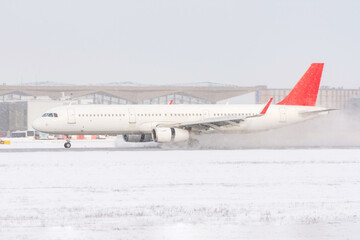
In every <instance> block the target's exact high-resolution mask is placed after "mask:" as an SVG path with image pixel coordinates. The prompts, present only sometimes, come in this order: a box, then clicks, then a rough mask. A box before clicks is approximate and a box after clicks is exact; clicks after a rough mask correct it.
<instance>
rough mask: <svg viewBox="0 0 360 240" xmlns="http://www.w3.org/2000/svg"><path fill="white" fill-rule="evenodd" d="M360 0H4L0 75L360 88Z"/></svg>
mask: <svg viewBox="0 0 360 240" xmlns="http://www.w3.org/2000/svg"><path fill="white" fill-rule="evenodd" d="M359 13H360V1H355V0H354V1H346V0H345V1H344V0H342V1H331V0H324V1H320V0H298V1H294V0H293V1H291V0H272V1H269V0H251V1H250V0H249V1H240V0H234V1H226V0H219V1H213V0H190V1H187V0H174V1H171V0H166V1H165V0H164V1H158V0H156V1H138V0H131V1H118V0H102V1H100V0H99V1H89V0H59V1H51V0H32V1H28V0H23V1H20V0H1V1H0V32H1V35H0V84H2V83H6V84H21V83H29V82H40V81H53V82H65V83H74V84H82V85H86V84H96V83H102V82H103V83H107V82H122V81H134V82H139V83H143V84H175V83H192V82H218V83H224V84H236V85H240V86H253V85H267V86H268V87H279V88H289V87H292V86H293V85H294V84H295V83H296V81H297V80H298V79H299V78H300V77H301V76H302V75H303V73H304V72H305V71H306V69H307V68H308V67H309V66H310V64H311V63H312V62H325V68H324V73H323V79H322V85H328V86H332V87H341V86H343V87H344V88H359V87H360V81H359V80H360V72H359V70H360V67H359V66H360V61H359V58H360V57H359V56H360V55H359V54H360V47H359V44H360V14H359Z"/></svg>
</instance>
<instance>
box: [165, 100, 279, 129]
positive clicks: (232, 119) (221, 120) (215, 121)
mask: <svg viewBox="0 0 360 240" xmlns="http://www.w3.org/2000/svg"><path fill="white" fill-rule="evenodd" d="M272 100H273V98H271V99H270V100H269V101H268V103H267V104H266V105H265V107H264V108H263V109H262V111H261V112H260V113H259V114H255V115H251V116H245V117H236V116H228V117H216V118H207V119H204V120H199V121H191V122H182V123H172V124H159V125H158V127H170V128H190V129H196V130H208V129H210V128H213V129H219V128H220V127H223V126H227V125H236V124H238V123H240V122H241V121H245V120H246V119H248V118H256V117H262V116H264V115H265V114H266V112H267V110H268V108H269V106H270V103H271V101H272Z"/></svg>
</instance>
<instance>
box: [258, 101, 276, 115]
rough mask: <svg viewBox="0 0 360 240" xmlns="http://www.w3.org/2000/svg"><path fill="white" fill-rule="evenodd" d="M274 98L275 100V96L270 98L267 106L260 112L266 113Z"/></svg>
mask: <svg viewBox="0 0 360 240" xmlns="http://www.w3.org/2000/svg"><path fill="white" fill-rule="evenodd" d="M272 100H273V98H270V100H269V101H268V103H267V104H266V105H265V107H264V108H263V110H262V111H261V112H260V114H262V115H264V114H265V113H266V112H267V110H268V108H269V106H270V103H271V102H272Z"/></svg>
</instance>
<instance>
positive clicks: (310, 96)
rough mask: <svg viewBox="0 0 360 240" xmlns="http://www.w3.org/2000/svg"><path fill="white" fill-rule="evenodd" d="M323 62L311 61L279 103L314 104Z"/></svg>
mask: <svg viewBox="0 0 360 240" xmlns="http://www.w3.org/2000/svg"><path fill="white" fill-rule="evenodd" d="M323 67H324V63H313V64H311V66H310V67H309V69H308V70H307V71H306V73H305V74H304V76H303V77H302V78H301V79H300V81H299V82H298V83H297V84H296V85H295V87H294V88H293V89H292V90H291V92H290V93H289V95H287V96H286V97H285V98H284V100H282V101H281V102H279V103H278V104H279V105H299V106H315V103H316V98H317V95H318V92H319V86H320V80H321V74H322V71H323Z"/></svg>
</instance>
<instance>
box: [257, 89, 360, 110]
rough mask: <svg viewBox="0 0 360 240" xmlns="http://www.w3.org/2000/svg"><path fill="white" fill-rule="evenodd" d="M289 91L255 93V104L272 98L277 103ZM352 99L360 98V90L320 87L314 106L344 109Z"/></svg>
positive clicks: (267, 90) (266, 90)
mask: <svg viewBox="0 0 360 240" xmlns="http://www.w3.org/2000/svg"><path fill="white" fill-rule="evenodd" d="M290 91H291V89H267V88H266V87H264V88H263V89H260V90H257V91H256V97H255V102H256V103H266V102H267V101H268V100H269V98H271V97H273V98H274V102H275V103H278V102H280V101H281V100H283V99H284V98H285V96H286V95H288V94H289V92H290ZM353 97H360V89H343V88H330V87H321V88H320V89H319V94H318V98H317V102H316V105H317V106H321V107H327V108H336V109H344V108H346V107H347V105H348V104H349V102H350V99H352V98H353Z"/></svg>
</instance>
